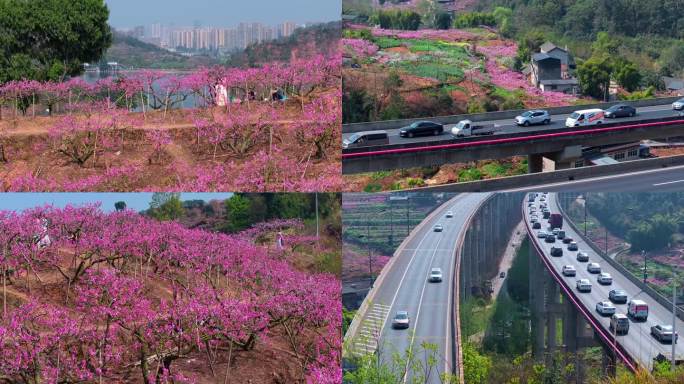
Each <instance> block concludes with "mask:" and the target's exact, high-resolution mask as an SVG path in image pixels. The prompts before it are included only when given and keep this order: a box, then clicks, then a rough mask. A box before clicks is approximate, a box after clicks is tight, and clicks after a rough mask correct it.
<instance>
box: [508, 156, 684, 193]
mask: <svg viewBox="0 0 684 384" xmlns="http://www.w3.org/2000/svg"><path fill="white" fill-rule="evenodd" d="M635 161H638V160H635ZM680 169H684V165H677V166H674V167H667V168H658V169H649V170H645V171H636V172H629V173H620V174H617V175H607V176H599V177H590V178H586V179H580V180H574V181H562V182H558V183H548V184H539V185H530V186H527V187H520V188H514V189H507V190H505V191H501V192H504V193H505V192H533V191H540V190H544V189H545V188H549V187H560V186H567V185H578V184H591V183H594V182H597V181H602V180H611V179H619V178H623V177H629V176H638V175H647V174H651V173H658V172H667V171H676V170H680Z"/></svg>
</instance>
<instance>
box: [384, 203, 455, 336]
mask: <svg viewBox="0 0 684 384" xmlns="http://www.w3.org/2000/svg"><path fill="white" fill-rule="evenodd" d="M462 196H463V195H461V196H459V197H461V198H459V199H458V201H461V200H463V198H462ZM458 201H455V202H454V203H458ZM442 206H443V205H442ZM442 206H440V207H439V208H437V209H441V208H442ZM441 217H442V216H441V212H440V215H439V216H435V218H441ZM437 221H439V219H438V220H437ZM427 228H428V229H427V231H426V233H425V235H423V238H422V239H420V241H419V242H418V246H417V247H416V249H415V251H413V255H412V256H411V260H409V263H408V265H407V266H406V269H405V270H404V274H403V275H402V276H401V280H399V285H398V286H397V289H396V291H395V292H394V296H393V297H392V301H391V302H390V308H393V307H394V302H395V301H396V300H397V295H398V294H399V291H400V290H401V286H402V285H403V284H404V279H405V278H406V274H407V273H408V271H409V269H411V264H413V260H415V258H416V254H418V249H419V248H420V245H421V244H423V241H425V239H426V238H427V237H428V235H430V234H431V233H432V230H431V229H429V227H427ZM387 315H388V316H387V317H385V321H384V322H383V324H382V328H381V329H385V327H386V326H387V319H388V318H389V311H388V312H387Z"/></svg>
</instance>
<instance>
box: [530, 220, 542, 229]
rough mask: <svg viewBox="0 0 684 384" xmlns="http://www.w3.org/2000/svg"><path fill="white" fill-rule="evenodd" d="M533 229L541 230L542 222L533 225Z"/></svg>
mask: <svg viewBox="0 0 684 384" xmlns="http://www.w3.org/2000/svg"><path fill="white" fill-rule="evenodd" d="M532 229H541V223H540V222H538V221H537V222H535V223H534V224H532Z"/></svg>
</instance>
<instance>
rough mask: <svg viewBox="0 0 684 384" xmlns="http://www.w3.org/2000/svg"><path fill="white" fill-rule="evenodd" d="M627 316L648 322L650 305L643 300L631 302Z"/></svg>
mask: <svg viewBox="0 0 684 384" xmlns="http://www.w3.org/2000/svg"><path fill="white" fill-rule="evenodd" d="M627 314H628V315H629V317H631V318H632V319H634V320H643V321H646V319H647V318H648V304H646V302H645V301H643V300H630V301H629V307H628V309H627Z"/></svg>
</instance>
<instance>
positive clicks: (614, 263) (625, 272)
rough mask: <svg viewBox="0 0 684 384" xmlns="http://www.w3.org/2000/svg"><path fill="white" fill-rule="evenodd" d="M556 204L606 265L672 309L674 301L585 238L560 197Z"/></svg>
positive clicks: (679, 313)
mask: <svg viewBox="0 0 684 384" xmlns="http://www.w3.org/2000/svg"><path fill="white" fill-rule="evenodd" d="M574 196H576V195H574ZM556 203H557V205H558V209H559V210H560V212H561V214H562V215H563V216H564V217H565V223H566V224H568V225H570V226H571V227H572V229H573V230H574V231H575V232H576V233H577V235H578V236H580V237H581V238H582V240H584V241H585V242H586V243H587V244H589V246H590V247H591V249H592V250H593V251H594V252H596V254H598V255H599V256H601V257H602V258H603V261H605V262H606V263H608V264H610V265H611V266H612V267H613V268H615V269H617V270H618V271H620V273H621V274H623V275H624V276H625V277H627V278H628V279H629V280H630V281H631V282H632V283H634V284H635V285H636V286H637V287H639V288H640V289H641V290H642V291H644V292H646V293H647V294H648V295H649V296H650V297H652V298H653V299H654V300H656V301H657V302H658V303H660V305H662V306H664V307H665V308H672V300H668V299H667V298H666V297H665V296H663V295H661V294H660V293H658V292H657V291H656V290H655V289H653V288H651V287H650V286H648V285H646V284H644V282H643V280H642V279H640V278H638V277H636V276H634V275H633V274H632V273H631V272H630V271H628V270H627V268H625V267H623V266H622V264H620V263H618V262H617V261H615V260H614V259H611V258H610V257H609V256H608V255H606V253H605V252H604V251H603V250H601V249H600V248H599V247H598V246H597V245H596V244H594V243H593V242H592V241H591V240H589V239H588V238H587V237H585V236H584V234H583V232H581V231H580V230H579V228H578V227H577V226H576V225H575V223H574V222H573V221H572V220H570V217H569V216H568V215H567V214H565V211H564V210H563V207H562V205H561V204H560V196H559V199H557V200H556ZM677 317H678V318H679V319H681V320H684V310H682V308H681V307H677Z"/></svg>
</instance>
